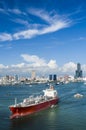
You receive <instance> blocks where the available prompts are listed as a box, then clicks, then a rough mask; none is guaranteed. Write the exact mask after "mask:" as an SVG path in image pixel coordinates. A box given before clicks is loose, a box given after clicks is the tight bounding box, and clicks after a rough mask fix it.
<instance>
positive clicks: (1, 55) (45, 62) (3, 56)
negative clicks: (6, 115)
mask: <svg viewBox="0 0 86 130" xmlns="http://www.w3.org/2000/svg"><path fill="white" fill-rule="evenodd" d="M85 52H86V1H85V0H78V2H77V0H0V75H1V76H2V75H6V74H12V75H14V74H19V75H28V74H30V73H31V72H32V70H35V71H36V72H37V73H38V74H41V75H47V74H57V75H65V74H69V75H74V74H75V70H76V65H77V63H80V64H81V69H82V70H83V75H84V76H86V61H85V59H86V57H85V55H86V53H85Z"/></svg>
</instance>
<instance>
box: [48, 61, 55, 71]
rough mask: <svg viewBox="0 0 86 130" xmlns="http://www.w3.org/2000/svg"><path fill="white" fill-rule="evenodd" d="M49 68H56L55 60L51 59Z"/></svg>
mask: <svg viewBox="0 0 86 130" xmlns="http://www.w3.org/2000/svg"><path fill="white" fill-rule="evenodd" d="M48 66H49V68H51V69H56V68H57V64H56V61H55V60H50V61H49V63H48Z"/></svg>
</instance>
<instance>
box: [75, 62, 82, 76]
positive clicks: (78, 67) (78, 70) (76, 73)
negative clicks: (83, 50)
mask: <svg viewBox="0 0 86 130" xmlns="http://www.w3.org/2000/svg"><path fill="white" fill-rule="evenodd" d="M75 78H82V70H81V65H80V63H77V70H76V71H75Z"/></svg>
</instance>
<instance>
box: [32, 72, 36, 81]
mask: <svg viewBox="0 0 86 130" xmlns="http://www.w3.org/2000/svg"><path fill="white" fill-rule="evenodd" d="M31 79H32V80H35V79H36V72H35V70H33V71H32V73H31Z"/></svg>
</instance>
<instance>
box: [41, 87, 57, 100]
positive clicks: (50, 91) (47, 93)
mask: <svg viewBox="0 0 86 130" xmlns="http://www.w3.org/2000/svg"><path fill="white" fill-rule="evenodd" d="M43 92H44V96H45V97H53V98H54V97H57V91H56V90H54V88H53V86H51V87H50V88H49V89H46V90H43Z"/></svg>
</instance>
